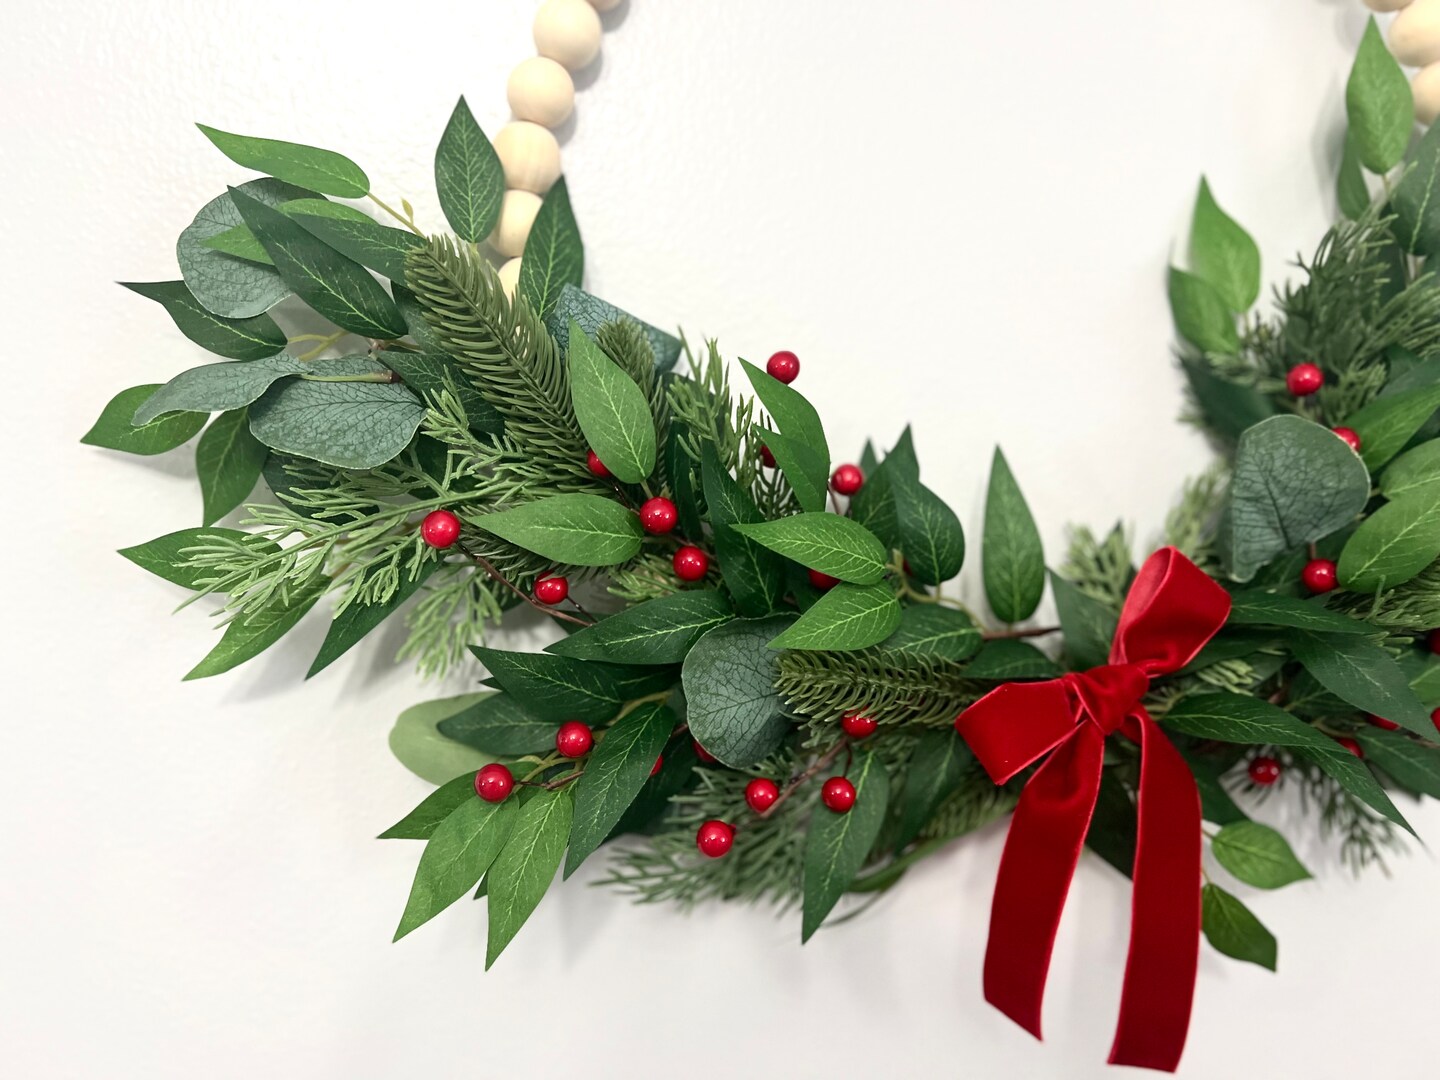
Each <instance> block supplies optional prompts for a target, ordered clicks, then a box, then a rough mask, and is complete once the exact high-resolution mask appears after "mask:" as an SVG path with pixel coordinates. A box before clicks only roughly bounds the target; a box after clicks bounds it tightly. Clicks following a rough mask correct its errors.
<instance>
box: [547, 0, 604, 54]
mask: <svg viewBox="0 0 1440 1080" xmlns="http://www.w3.org/2000/svg"><path fill="white" fill-rule="evenodd" d="M533 33H534V35H535V51H536V52H538V53H539V54H540V55H541V56H548V57H549V58H550V59H551V60H554V61H555V62H556V63H559V64H563V65H564V66H565V67H567V68H569V69H570V70H571V71H579V70H580V69H581V68H583V67H584V66H585V65H586V64H588V63H590V61H591V60H594V59H595V57H596V55H597V54H598V53H599V52H600V16H599V15H597V14H595V9H594V8H593V7H591V6H590V5H589V4H587V3H586V2H585V0H545V3H543V4H541V5H540V10H539V11H537V12H536V13H535V25H534V27H533Z"/></svg>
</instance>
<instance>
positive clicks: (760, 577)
mask: <svg viewBox="0 0 1440 1080" xmlns="http://www.w3.org/2000/svg"><path fill="white" fill-rule="evenodd" d="M672 438H673V436H672ZM700 477H701V486H702V487H703V488H704V492H705V505H706V507H707V508H708V510H709V514H710V524H711V527H712V528H713V529H714V541H715V554H716V555H717V556H718V560H719V563H720V575H721V577H722V578H724V581H725V587H726V588H727V589H728V590H729V591H730V595H731V597H732V598H733V599H734V600H735V607H736V609H737V610H738V611H739V612H740V614H742V615H746V616H749V617H751V618H758V617H760V616H762V615H768V614H769V613H770V612H772V611H774V610H775V608H776V607H777V606H778V605H779V603H780V599H781V597H782V595H783V594H784V591H785V564H784V563H783V562H782V561H781V559H780V556H778V555H776V554H775V553H774V552H773V551H771V550H770V549H768V548H766V547H763V546H762V545H760V544H758V543H756V542H755V541H754V540H750V539H748V538H746V537H745V536H744V535H742V534H741V533H740V532H739V531H737V529H736V528H735V526H737V525H754V524H757V523H759V522H761V521H764V520H765V518H764V516H763V515H762V514H761V513H760V509H759V507H757V506H756V505H755V500H754V499H753V498H751V496H750V493H749V492H748V491H746V490H745V489H744V488H742V487H741V486H740V484H739V482H738V481H736V480H735V478H734V477H733V476H731V475H730V474H729V473H728V472H727V471H726V470H725V468H724V466H722V465H721V464H720V459H719V457H718V456H717V455H716V452H715V447H714V446H713V445H712V444H710V443H708V442H707V443H706V444H705V445H704V447H703V448H702V449H701V457H700Z"/></svg>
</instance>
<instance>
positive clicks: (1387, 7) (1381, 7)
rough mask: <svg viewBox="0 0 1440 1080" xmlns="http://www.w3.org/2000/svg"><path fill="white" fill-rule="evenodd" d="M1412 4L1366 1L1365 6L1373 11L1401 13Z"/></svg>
mask: <svg viewBox="0 0 1440 1080" xmlns="http://www.w3.org/2000/svg"><path fill="white" fill-rule="evenodd" d="M1410 3H1411V0H1365V6H1366V7H1368V8H1369V9H1370V10H1371V11H1399V10H1400V9H1401V8H1403V7H1408V6H1409V5H1410Z"/></svg>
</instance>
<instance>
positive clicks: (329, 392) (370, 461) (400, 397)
mask: <svg viewBox="0 0 1440 1080" xmlns="http://www.w3.org/2000/svg"><path fill="white" fill-rule="evenodd" d="M376 367H377V369H378V365H376ZM424 419H425V406H424V405H422V404H420V401H419V399H418V398H416V397H415V395H414V394H412V393H411V392H410V391H409V390H408V389H406V388H405V387H404V386H402V385H401V384H399V383H391V382H312V381H309V380H305V379H287V380H286V381H285V382H283V383H281V384H280V385H279V386H272V387H271V388H270V389H269V390H267V391H266V392H265V394H264V395H263V396H262V397H261V398H260V400H259V401H257V402H255V404H254V405H252V406H251V407H250V430H251V432H252V433H253V434H254V435H255V437H256V438H257V439H259V440H260V441H261V442H262V443H264V444H265V445H266V446H268V447H270V448H271V449H272V450H279V451H281V452H283V453H286V454H295V455H297V456H299V457H303V458H309V459H310V460H312V461H319V462H321V463H323V464H325V465H334V466H336V467H338V468H342V469H373V468H375V467H376V466H378V465H383V464H385V462H387V461H389V460H390V459H391V458H393V457H394V456H395V455H396V454H398V453H400V451H402V450H404V449H405V447H407V446H409V445H410V440H411V439H413V438H414V437H415V432H416V431H417V430H419V428H420V422H421V421H422V420H424Z"/></svg>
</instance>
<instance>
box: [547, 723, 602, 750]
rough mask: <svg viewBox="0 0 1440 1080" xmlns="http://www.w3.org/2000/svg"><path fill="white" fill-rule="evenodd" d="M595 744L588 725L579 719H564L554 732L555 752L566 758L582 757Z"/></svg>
mask: <svg viewBox="0 0 1440 1080" xmlns="http://www.w3.org/2000/svg"><path fill="white" fill-rule="evenodd" d="M594 745H595V736H594V735H592V734H590V726H589V725H588V724H582V723H581V722H580V721H579V720H566V721H565V723H563V724H561V725H560V729H559V730H558V731H556V732H555V752H556V753H558V754H560V755H562V756H563V757H568V758H578V757H584V756H585V755H586V754H588V753H589V752H590V748H591V747H592V746H594Z"/></svg>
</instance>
